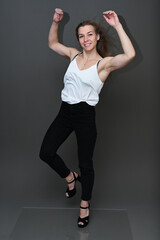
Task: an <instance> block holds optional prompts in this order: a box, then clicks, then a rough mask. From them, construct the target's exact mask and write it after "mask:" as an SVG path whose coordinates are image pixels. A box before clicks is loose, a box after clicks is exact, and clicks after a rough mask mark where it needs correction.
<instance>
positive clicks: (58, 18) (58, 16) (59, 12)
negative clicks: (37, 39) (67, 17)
mask: <svg viewBox="0 0 160 240" xmlns="http://www.w3.org/2000/svg"><path fill="white" fill-rule="evenodd" d="M62 18H63V11H62V9H60V8H56V9H55V13H54V15H53V21H54V22H56V23H59V22H60V21H61V20H62Z"/></svg>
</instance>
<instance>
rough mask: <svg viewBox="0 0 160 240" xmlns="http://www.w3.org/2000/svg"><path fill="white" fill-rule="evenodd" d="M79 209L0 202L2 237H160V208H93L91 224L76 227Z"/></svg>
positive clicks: (154, 239)
mask: <svg viewBox="0 0 160 240" xmlns="http://www.w3.org/2000/svg"><path fill="white" fill-rule="evenodd" d="M78 214H79V209H78V208H52V207H19V206H18V205H17V206H16V205H15V204H14V206H13V205H12V204H10V205H8V206H7V205H5V204H4V205H3V206H2V205H1V214H0V230H1V234H0V239H1V240H51V239H52V240H54V239H55V240H159V237H160V221H159V216H160V215H159V208H158V207H155V206H154V207H153V206H152V207H151V206H150V207H149V206H143V207H142V206H138V207H129V208H128V209H112V208H110V209H102V208H101V209H95V208H91V210H90V224H89V225H88V226H87V227H86V228H84V229H80V228H78V227H77V217H78Z"/></svg>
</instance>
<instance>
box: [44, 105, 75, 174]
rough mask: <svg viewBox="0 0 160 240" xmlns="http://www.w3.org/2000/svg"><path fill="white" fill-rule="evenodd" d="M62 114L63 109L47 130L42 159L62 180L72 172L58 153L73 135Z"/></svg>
mask: <svg viewBox="0 0 160 240" xmlns="http://www.w3.org/2000/svg"><path fill="white" fill-rule="evenodd" d="M62 112H63V108H61V110H60V112H59V114H58V116H57V117H56V119H55V120H54V121H53V123H52V124H51V126H50V127H49V129H48V130H47V133H46V135H45V137H44V139H43V142H42V146H41V150H40V158H41V159H42V160H43V161H45V162H46V163H47V164H48V165H49V166H50V167H51V168H52V169H54V170H55V171H56V172H57V173H58V174H59V175H60V176H61V177H62V178H66V177H67V176H68V175H69V174H70V170H69V169H68V168H67V166H66V165H65V163H64V162H63V160H62V158H61V157H60V156H59V155H58V154H57V153H56V152H57V150H58V148H59V147H60V145H61V144H62V143H63V142H64V141H65V140H66V138H67V137H68V136H69V135H70V134H71V132H72V131H73V129H72V128H71V126H70V125H69V122H68V121H67V120H66V119H65V118H64V117H63V114H62Z"/></svg>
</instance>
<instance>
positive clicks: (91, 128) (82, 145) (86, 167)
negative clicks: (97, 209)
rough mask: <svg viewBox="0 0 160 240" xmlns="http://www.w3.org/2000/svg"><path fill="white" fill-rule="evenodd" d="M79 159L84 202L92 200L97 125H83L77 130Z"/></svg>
mask: <svg viewBox="0 0 160 240" xmlns="http://www.w3.org/2000/svg"><path fill="white" fill-rule="evenodd" d="M75 132H76V137H77V143H78V159H79V168H80V171H81V184H82V196H81V199H82V200H84V201H89V200H91V197H92V189H93V184H94V168H93V152H94V148H95V143H96V137H97V131H96V125H95V124H92V123H91V124H90V125H88V124H87V125H81V126H79V127H78V129H76V131H75Z"/></svg>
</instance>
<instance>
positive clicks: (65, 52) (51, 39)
mask: <svg viewBox="0 0 160 240" xmlns="http://www.w3.org/2000/svg"><path fill="white" fill-rule="evenodd" d="M62 18H63V11H62V10H61V9H58V8H56V9H55V13H54V16H53V23H52V25H51V28H50V31H49V36H48V45H49V47H50V48H51V49H52V50H53V51H55V52H56V53H58V54H60V55H62V56H65V57H69V58H70V59H72V58H73V57H74V55H75V54H76V53H78V50H77V49H75V48H70V47H66V46H65V45H63V44H61V43H60V42H59V40H58V27H59V23H60V21H61V20H62Z"/></svg>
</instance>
